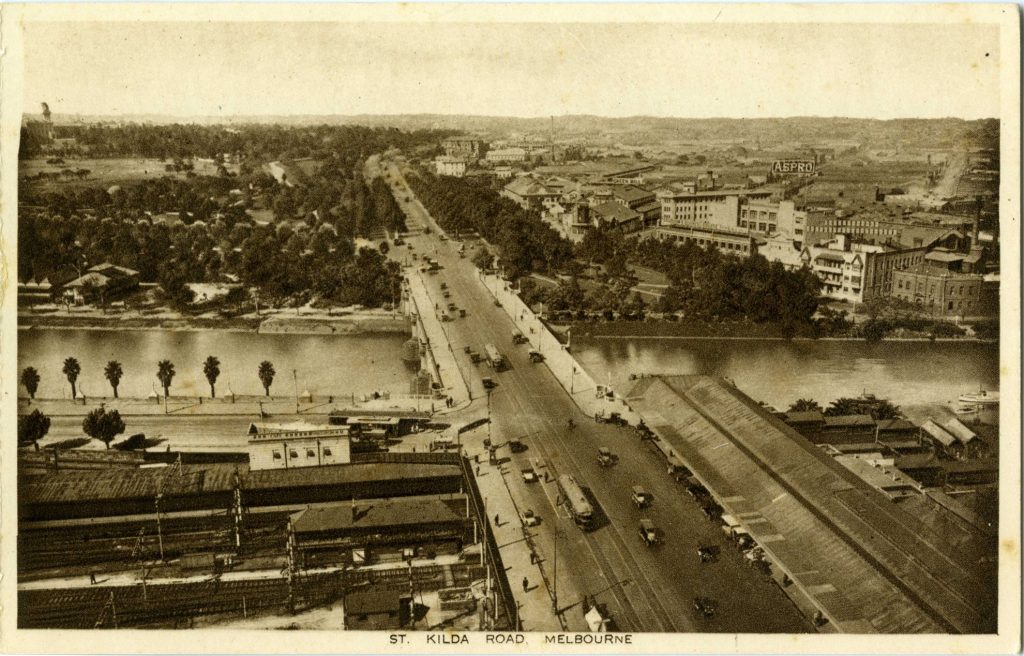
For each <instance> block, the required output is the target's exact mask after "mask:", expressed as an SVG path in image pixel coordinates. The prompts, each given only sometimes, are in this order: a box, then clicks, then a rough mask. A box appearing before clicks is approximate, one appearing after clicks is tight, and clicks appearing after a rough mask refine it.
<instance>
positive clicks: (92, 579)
mask: <svg viewBox="0 0 1024 656" xmlns="http://www.w3.org/2000/svg"><path fill="white" fill-rule="evenodd" d="M89 585H96V572H89Z"/></svg>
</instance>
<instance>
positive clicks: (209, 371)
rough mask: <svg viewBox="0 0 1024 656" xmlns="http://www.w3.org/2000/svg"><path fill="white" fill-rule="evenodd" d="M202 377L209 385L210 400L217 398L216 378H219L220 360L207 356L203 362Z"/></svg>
mask: <svg viewBox="0 0 1024 656" xmlns="http://www.w3.org/2000/svg"><path fill="white" fill-rule="evenodd" d="M203 375H204V376H206V381H207V382H208V383H210V398H211V399H215V398H217V390H216V387H215V386H216V384H217V377H218V376H220V360H218V359H217V358H216V357H214V356H212V355H211V356H208V357H207V358H206V361H205V362H203Z"/></svg>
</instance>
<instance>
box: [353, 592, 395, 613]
mask: <svg viewBox="0 0 1024 656" xmlns="http://www.w3.org/2000/svg"><path fill="white" fill-rule="evenodd" d="M405 594H408V593H405V592H402V591H401V590H389V589H387V588H383V589H374V590H361V591H359V592H350V593H348V594H347V595H345V604H344V605H345V614H346V615H377V614H380V613H393V612H397V611H398V609H399V606H400V605H401V599H402V596H403V595H405Z"/></svg>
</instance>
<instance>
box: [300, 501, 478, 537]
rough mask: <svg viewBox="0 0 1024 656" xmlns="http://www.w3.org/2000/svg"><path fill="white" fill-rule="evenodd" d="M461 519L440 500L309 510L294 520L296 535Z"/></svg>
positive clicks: (340, 506) (375, 503)
mask: <svg viewBox="0 0 1024 656" xmlns="http://www.w3.org/2000/svg"><path fill="white" fill-rule="evenodd" d="M461 519H462V516H461V515H459V514H458V513H456V512H455V511H454V510H453V509H452V508H451V506H449V505H448V504H446V503H445V502H444V501H442V500H440V499H388V500H385V501H378V502H374V503H364V502H361V503H355V504H352V503H337V504H333V505H329V506H314V507H311V508H306V509H305V510H300V511H299V512H297V513H295V514H293V515H292V517H291V521H292V528H293V529H294V530H295V532H296V533H324V532H329V531H339V530H345V529H354V528H369V527H379V526H402V525H408V524H440V523H446V522H453V521H459V520H461Z"/></svg>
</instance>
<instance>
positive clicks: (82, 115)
mask: <svg viewBox="0 0 1024 656" xmlns="http://www.w3.org/2000/svg"><path fill="white" fill-rule="evenodd" d="M41 115H42V114H41V113H40V112H29V111H25V110H23V111H22V119H25V118H26V117H29V116H41ZM58 116H60V117H72V118H111V119H124V118H132V117H154V118H160V119H174V120H189V119H224V120H237V119H295V118H364V117H366V118H384V119H388V118H427V117H433V118H465V119H492V120H513V121H515V120H519V121H531V120H552V119H571V118H594V119H602V120H645V119H656V120H680V121H708V120H719V121H766V120H767V121H773V120H774V121H778V120H798V119H818V120H856V121H948V120H956V121H965V122H970V121H991V120H995V121H998V120H1000V119H999V118H998V117H995V116H976V117H964V116H955V115H946V116H891V117H885V118H883V117H877V116H856V115H829V116H825V115H818V114H792V115H787V116H782V115H778V116H725V115H718V116H676V115H658V114H630V115H624V116H612V115H605V114H590V113H576V114H543V115H528V116H527V115H513V114H452V113H442V112H412V113H410V112H405V113H372V112H360V113H356V114H343V113H337V114H327V113H295V114H281V113H276V114H226V115H225V114H173V113H162V112H145V111H140V112H125V113H123V114H110V113H89V112H53V117H58Z"/></svg>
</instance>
